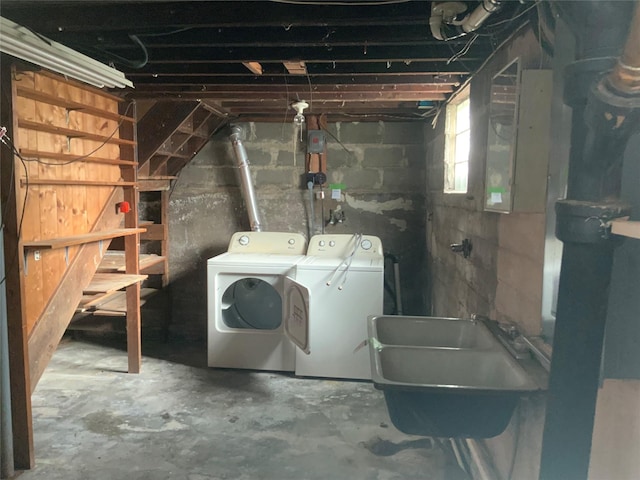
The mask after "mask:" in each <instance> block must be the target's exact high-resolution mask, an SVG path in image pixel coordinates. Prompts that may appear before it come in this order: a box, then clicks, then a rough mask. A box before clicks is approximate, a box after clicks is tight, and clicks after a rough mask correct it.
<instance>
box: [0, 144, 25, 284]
mask: <svg viewBox="0 0 640 480" xmlns="http://www.w3.org/2000/svg"><path fill="white" fill-rule="evenodd" d="M0 141H1V142H2V143H4V144H5V145H6V146H8V147H9V148H10V149H11V150H12V152H13V153H14V154H15V155H16V156H17V157H18V158H19V159H20V162H21V163H22V168H24V178H25V192H24V200H23V201H22V213H21V214H20V221H19V222H18V233H17V240H18V242H19V241H20V237H21V236H22V224H23V223H24V213H25V211H26V209H27V198H28V197H29V186H30V185H29V169H28V168H27V164H26V163H25V160H24V158H22V155H20V152H19V151H18V149H17V148H16V147H15V145H14V144H13V142H12V141H11V139H10V138H9V136H8V135H4V136H3V137H2V138H1V139H0ZM11 163H12V164H14V165H15V161H13V162H11ZM14 165H12V167H11V172H12V177H13V174H14V172H15V166H14ZM12 182H13V179H12ZM14 190H15V186H14ZM9 195H10V192H9ZM7 203H8V200H7ZM5 215H6V213H3V219H2V228H1V230H2V231H4V227H5V223H4V221H5V217H4V216H5ZM17 248H19V247H18V243H16V249H17ZM17 258H18V256H17V252H16V255H12V260H11V263H10V264H9V265H8V266H7V268H6V270H5V275H4V277H3V278H2V280H0V285H2V284H3V283H4V282H5V281H6V280H7V273H6V272H8V271H11V270H12V269H13V267H14V265H15V263H16V259H17Z"/></svg>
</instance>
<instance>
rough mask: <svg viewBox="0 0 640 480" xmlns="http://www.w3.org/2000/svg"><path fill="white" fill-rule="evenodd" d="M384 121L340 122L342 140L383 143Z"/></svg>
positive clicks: (352, 142) (359, 142)
mask: <svg viewBox="0 0 640 480" xmlns="http://www.w3.org/2000/svg"><path fill="white" fill-rule="evenodd" d="M383 131H384V127H383V123H382V122H352V123H341V124H340V141H341V142H342V143H344V144H362V143H382V138H383V137H382V136H383Z"/></svg>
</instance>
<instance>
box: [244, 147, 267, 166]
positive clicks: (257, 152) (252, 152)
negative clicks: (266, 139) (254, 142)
mask: <svg viewBox="0 0 640 480" xmlns="http://www.w3.org/2000/svg"><path fill="white" fill-rule="evenodd" d="M245 149H246V150H247V158H248V159H249V164H251V165H270V164H271V152H270V151H269V150H265V149H262V148H256V147H250V146H248V145H245Z"/></svg>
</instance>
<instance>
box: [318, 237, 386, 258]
mask: <svg viewBox="0 0 640 480" xmlns="http://www.w3.org/2000/svg"><path fill="white" fill-rule="evenodd" d="M351 254H353V256H354V257H357V258H383V252H382V241H381V240H380V239H379V238H378V237H374V236H373V235H359V234H333V235H332V234H327V235H314V236H313V237H312V238H311V240H310V241H309V249H308V250H307V255H311V256H315V257H331V258H345V257H348V256H350V255H351Z"/></svg>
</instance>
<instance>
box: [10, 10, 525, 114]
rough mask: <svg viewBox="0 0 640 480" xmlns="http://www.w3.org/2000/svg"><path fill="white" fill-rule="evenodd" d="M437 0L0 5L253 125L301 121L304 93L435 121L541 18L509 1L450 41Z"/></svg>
mask: <svg viewBox="0 0 640 480" xmlns="http://www.w3.org/2000/svg"><path fill="white" fill-rule="evenodd" d="M431 3H432V2H429V1H421V0H415V1H403V0H379V1H375V0H372V1H366V2H363V1H359V0H353V1H337V2H336V1H333V2H331V1H326V2H325V1H316V0H309V1H307V0H291V1H289V0H278V1H269V0H264V1H178V2H157V1H138V2H134V1H126V2H125V1H83V2H80V1H75V2H71V1H66V2H57V1H46V2H45V1H42V0H40V1H38V2H35V1H29V0H20V1H14V0H3V1H2V6H1V10H0V13H1V14H2V16H4V17H6V18H9V19H11V20H13V21H15V22H17V23H20V24H22V25H24V26H27V27H29V28H31V29H32V30H33V31H34V32H37V33H39V34H41V35H44V36H46V37H49V38H51V39H53V40H56V41H58V42H60V43H63V44H65V45H67V46H69V47H72V48H74V49H76V50H78V51H80V52H82V53H85V54H87V55H89V56H91V57H93V58H96V59H97V60H100V61H103V62H105V63H109V64H112V65H113V66H115V67H117V68H118V69H120V70H121V71H123V72H125V73H126V75H127V77H128V78H130V79H131V80H132V81H133V82H134V84H135V90H131V91H128V92H126V93H125V94H126V95H127V96H128V97H131V98H137V99H154V100H176V101H184V100H189V101H193V100H200V101H202V102H205V103H207V104H208V105H210V106H211V107H212V108H213V109H214V110H215V111H216V112H217V113H218V114H219V115H221V116H224V117H228V118H230V119H238V118H239V119H243V120H254V121H290V120H292V118H293V115H294V114H295V111H294V110H293V109H292V108H291V103H293V102H295V101H296V100H305V101H306V102H308V103H309V104H310V107H309V109H307V110H306V111H305V114H322V113H325V114H327V116H328V119H329V121H338V120H345V119H350V120H378V119H386V120H396V119H397V120H405V119H410V120H411V119H416V120H424V118H426V117H428V116H430V115H432V114H433V113H434V111H435V109H434V107H437V105H438V104H439V103H440V102H442V101H444V100H446V99H447V98H448V96H449V95H451V93H452V92H454V91H455V90H456V89H457V88H459V87H460V86H461V85H463V83H464V81H465V80H466V79H467V78H468V77H469V75H470V74H472V73H473V72H474V71H476V70H477V69H478V68H479V67H480V66H481V65H482V63H483V62H484V61H485V60H486V58H487V57H488V56H489V55H490V54H491V53H492V52H493V51H494V49H495V48H496V47H497V46H498V45H499V44H500V43H501V42H502V41H503V40H504V39H505V38H507V36H508V35H509V34H510V33H511V32H513V31H514V30H515V29H516V28H517V27H518V26H519V25H521V24H522V23H523V22H526V21H528V20H530V19H532V18H533V19H535V17H536V15H535V14H536V8H534V7H535V4H534V3H532V2H528V3H520V2H516V1H512V2H503V5H502V8H501V9H500V10H499V11H498V12H496V13H494V14H492V15H491V16H490V17H489V19H488V20H487V21H486V22H485V24H484V25H483V26H482V27H481V28H480V29H478V30H477V31H476V32H475V33H473V34H469V35H464V36H460V37H458V38H454V39H451V40H448V41H442V40H437V39H435V38H434V37H433V35H432V33H431V30H430V27H429V17H430V12H431ZM461 3H464V4H466V6H467V8H468V10H467V11H468V12H470V11H472V10H473V9H475V8H477V7H478V6H480V4H481V3H480V2H478V1H467V2H461ZM463 16H464V14H462V15H461V16H460V18H462V17H463Z"/></svg>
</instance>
